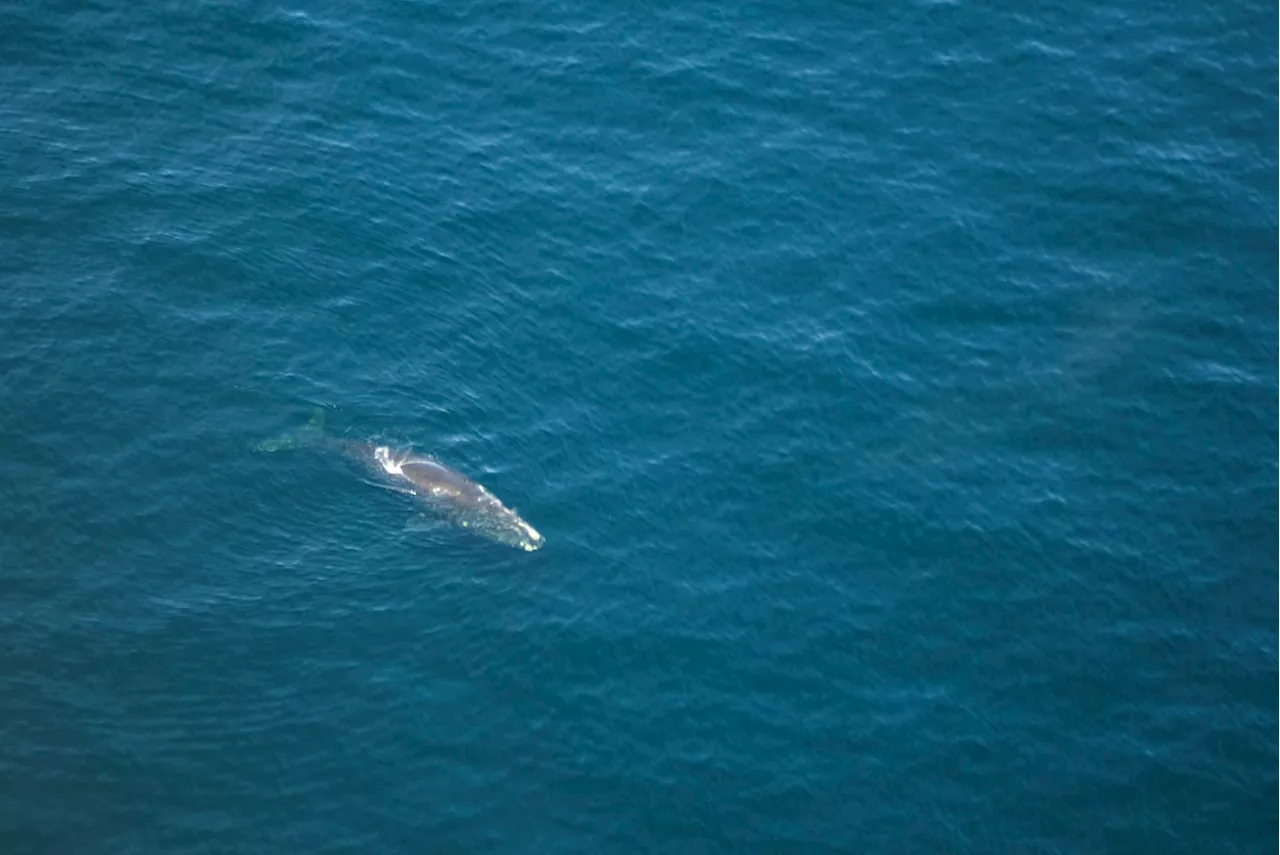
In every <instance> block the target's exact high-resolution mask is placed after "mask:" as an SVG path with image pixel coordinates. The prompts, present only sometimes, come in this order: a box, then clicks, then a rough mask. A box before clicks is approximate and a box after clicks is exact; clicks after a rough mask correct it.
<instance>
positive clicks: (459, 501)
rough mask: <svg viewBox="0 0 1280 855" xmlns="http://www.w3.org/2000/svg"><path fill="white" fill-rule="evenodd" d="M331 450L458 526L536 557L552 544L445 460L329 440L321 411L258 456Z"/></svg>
mask: <svg viewBox="0 0 1280 855" xmlns="http://www.w3.org/2000/svg"><path fill="white" fill-rule="evenodd" d="M314 446H330V447H333V448H336V449H337V450H339V451H341V452H343V453H344V454H347V455H349V456H351V457H354V458H355V459H357V460H359V461H360V462H361V463H364V464H365V465H367V466H371V467H372V468H374V469H375V470H376V471H378V472H379V473H380V474H382V475H383V476H384V477H386V478H387V479H389V481H390V483H391V484H392V485H393V486H395V487H396V488H397V489H400V490H401V491H403V492H407V493H409V494H411V495H413V496H417V497H418V498H419V499H421V500H422V501H423V502H424V503H425V504H426V505H428V506H429V507H430V508H432V509H433V510H435V511H437V512H439V513H441V514H443V515H444V516H445V517H447V518H449V519H450V520H452V521H453V522H455V523H457V524H458V525H460V526H462V527H463V528H466V529H468V530H470V531H474V532H477V533H479V534H481V535H484V536H485V537H487V538H489V539H490V540H494V541H497V542H498V543H502V544H506V545H507V546H513V547H516V548H517V549H523V550H524V551H526V552H533V551H534V550H537V549H541V548H542V547H543V545H544V544H546V542H547V539H546V538H545V537H543V536H542V535H541V534H540V533H539V532H538V530H537V529H535V528H534V527H533V526H531V525H529V524H528V523H527V522H525V521H524V520H523V519H521V518H520V515H519V514H518V513H516V512H515V511H514V510H513V509H511V508H508V507H507V506H506V505H504V504H502V502H501V501H499V500H498V497H497V496H495V495H493V493H490V492H489V491H488V490H486V489H485V488H484V487H483V486H482V485H480V484H477V483H476V482H475V481H472V480H471V479H470V478H468V477H467V476H466V475H463V474H462V473H461V472H458V471H457V470H455V469H451V468H449V467H448V466H445V465H444V464H443V463H441V462H440V461H438V460H436V459H434V458H432V457H429V456H424V455H419V454H416V453H415V452H414V451H413V450H412V449H397V448H392V447H390V446H386V445H375V444H374V443H371V442H361V441H359V440H352V439H343V438H340V437H331V436H327V435H326V434H325V433H324V411H323V410H316V411H315V412H314V413H313V414H312V416H311V421H310V422H308V423H307V426H306V427H304V428H302V429H301V430H298V431H294V432H292V433H287V434H285V435H284V436H282V437H278V438H276V439H271V440H267V441H266V442H261V443H259V444H258V445H256V446H254V448H255V450H257V451H285V450H288V449H293V448H305V447H314Z"/></svg>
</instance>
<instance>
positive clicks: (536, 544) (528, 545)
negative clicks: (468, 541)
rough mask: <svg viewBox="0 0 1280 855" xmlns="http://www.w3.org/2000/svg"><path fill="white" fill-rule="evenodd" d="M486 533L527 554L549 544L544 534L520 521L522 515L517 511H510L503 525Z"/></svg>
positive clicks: (494, 527)
mask: <svg viewBox="0 0 1280 855" xmlns="http://www.w3.org/2000/svg"><path fill="white" fill-rule="evenodd" d="M486 533H487V534H488V535H489V536H490V537H492V538H493V539H494V540H496V541H498V542H499V543H505V544H506V545H507V546H514V547H515V548H516V549H523V550H524V551H525V552H536V551H538V550H539V549H541V548H542V547H543V546H545V545H546V543H547V539H546V538H545V537H543V536H542V533H541V532H539V531H538V530H537V529H536V528H534V527H533V526H531V525H529V524H528V523H527V522H525V521H524V520H522V519H520V515H519V514H517V513H516V512H515V511H508V516H506V518H505V519H503V520H502V522H501V524H500V525H497V526H493V527H491V528H490V530H489V531H488V532H486Z"/></svg>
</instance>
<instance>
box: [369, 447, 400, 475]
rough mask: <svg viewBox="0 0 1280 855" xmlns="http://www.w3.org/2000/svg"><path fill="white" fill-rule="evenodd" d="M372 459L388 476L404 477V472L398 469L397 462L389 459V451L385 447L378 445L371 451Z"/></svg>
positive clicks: (398, 464)
mask: <svg viewBox="0 0 1280 855" xmlns="http://www.w3.org/2000/svg"><path fill="white" fill-rule="evenodd" d="M373 459H374V460H376V461H378V465H379V466H381V467H382V470H383V471H384V472H386V473H387V474H388V475H399V476H400V477H401V478H403V477H404V470H403V469H402V468H401V467H400V463H399V461H396V460H393V459H392V458H391V449H390V448H388V447H387V446H385V445H379V446H378V447H377V448H375V449H374V450H373Z"/></svg>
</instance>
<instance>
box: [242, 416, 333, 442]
mask: <svg viewBox="0 0 1280 855" xmlns="http://www.w3.org/2000/svg"><path fill="white" fill-rule="evenodd" d="M323 440H324V410H322V409H320V408H319V407H316V408H315V409H314V410H313V411H312V412H311V420H310V421H308V422H307V423H306V424H305V425H304V426H303V427H301V428H299V429H298V430H294V431H289V432H288V433H286V434H282V435H280V436H278V437H276V438H275V439H268V440H265V441H264V442H260V443H258V444H257V445H255V446H254V447H253V450H254V451H288V450H290V449H294V448H309V447H311V446H313V445H319V444H320V443H321V442H322V441H323Z"/></svg>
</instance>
